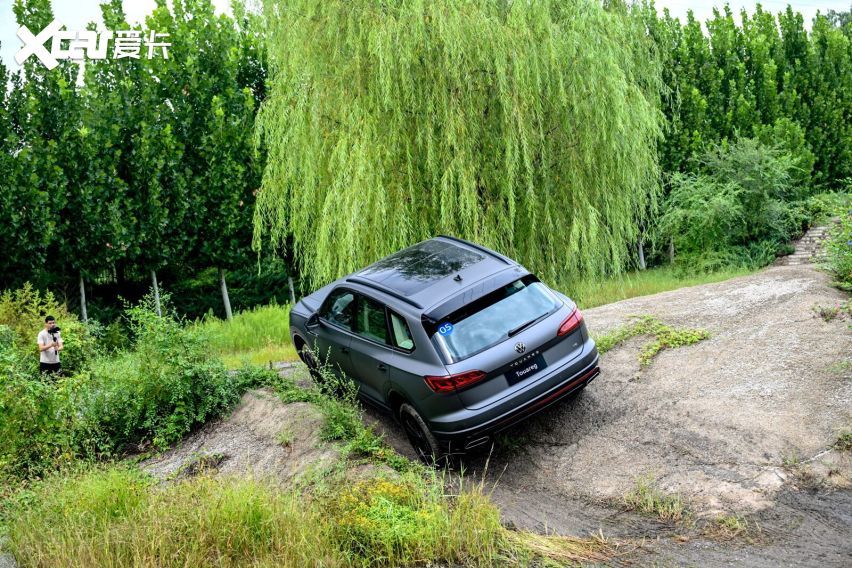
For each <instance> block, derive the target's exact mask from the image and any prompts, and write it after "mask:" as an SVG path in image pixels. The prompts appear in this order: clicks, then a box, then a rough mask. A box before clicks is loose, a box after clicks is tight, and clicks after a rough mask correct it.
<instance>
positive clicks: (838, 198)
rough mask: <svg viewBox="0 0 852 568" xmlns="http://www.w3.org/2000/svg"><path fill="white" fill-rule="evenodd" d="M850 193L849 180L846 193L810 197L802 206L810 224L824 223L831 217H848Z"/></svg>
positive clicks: (851, 207)
mask: <svg viewBox="0 0 852 568" xmlns="http://www.w3.org/2000/svg"><path fill="white" fill-rule="evenodd" d="M850 192H852V180H849V187H848V188H847V191H846V192H841V191H834V192H827V193H817V194H816V195H812V196H810V197H809V198H808V199H807V200H805V201H804V202H803V205H802V206H803V207H804V209H805V211H806V212H807V215H808V218H809V220H810V224H811V225H815V224H818V223H825V222H826V221H828V220H829V219H831V218H832V217H839V216H842V215H843V214H847V215H848V214H849V213H848V211H849V210H850V209H852V193H850Z"/></svg>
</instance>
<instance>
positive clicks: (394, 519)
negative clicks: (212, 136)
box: [5, 466, 617, 567]
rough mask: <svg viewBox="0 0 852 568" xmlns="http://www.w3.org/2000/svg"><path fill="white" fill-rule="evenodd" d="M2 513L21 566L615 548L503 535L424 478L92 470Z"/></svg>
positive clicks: (582, 556)
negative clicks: (275, 477) (323, 479)
mask: <svg viewBox="0 0 852 568" xmlns="http://www.w3.org/2000/svg"><path fill="white" fill-rule="evenodd" d="M5 506H6V509H5V510H6V512H7V515H6V517H5V518H6V519H7V526H6V528H7V531H8V533H7V534H8V543H7V546H8V548H9V550H10V551H11V552H12V553H13V554H14V556H15V557H16V558H18V559H19V560H21V561H22V563H23V564H24V565H27V566H45V567H47V566H51V567H54V566H56V567H81V566H152V567H153V566H163V567H170V566H201V567H204V566H224V567H232V566H234V567H235V566H247V565H250V566H270V567H271V566H285V567H288V566H293V567H301V566H323V567H336V566H355V567H361V566H363V567H367V566H413V565H425V564H427V563H433V564H440V565H464V566H533V565H535V566H541V565H548V564H550V565H552V564H553V563H559V564H558V565H564V564H565V563H566V562H572V563H573V562H606V561H607V560H608V559H609V558H611V556H612V555H613V553H614V547H615V546H617V545H614V544H612V543H610V542H608V541H606V540H604V539H603V538H602V537H596V538H589V539H576V538H568V537H558V536H542V535H535V534H531V533H526V532H514V531H510V530H508V529H506V528H504V527H503V526H502V525H501V523H500V515H499V511H498V510H497V508H496V507H495V506H494V504H493V503H491V502H490V501H489V499H488V496H487V494H486V493H485V492H484V491H483V486H482V485H481V484H475V485H473V486H469V487H468V486H465V487H462V488H461V489H459V490H458V491H454V492H453V493H452V494H448V493H447V491H446V489H445V486H444V484H443V483H442V480H441V479H440V478H438V477H437V476H436V475H434V474H433V475H432V476H431V477H429V476H426V477H424V476H420V475H414V474H408V475H402V476H398V477H396V478H393V479H391V478H381V477H375V478H371V479H366V480H362V481H357V482H347V481H346V480H345V478H341V479H339V480H338V481H337V482H336V483H335V484H333V485H331V486H329V487H327V488H326V489H324V490H323V491H321V492H316V493H313V494H312V493H306V492H298V491H294V490H284V491H282V490H281V489H280V488H278V487H275V486H273V485H271V484H267V483H265V482H262V481H258V480H253V479H249V478H245V477H214V476H210V475H206V474H201V475H199V476H197V477H193V478H189V479H184V480H181V481H176V482H172V483H168V484H165V485H157V484H156V483H155V481H154V480H153V479H152V478H150V477H148V476H147V475H145V474H144V473H142V472H140V471H138V470H136V469H133V468H131V467H125V466H111V467H97V468H92V469H89V470H83V471H80V472H77V473H74V474H71V475H67V476H58V475H55V476H49V477H48V478H46V479H45V480H42V481H37V482H34V483H33V484H31V485H30V486H29V487H28V488H27V489H26V491H25V494H24V492H21V493H19V494H18V495H17V499H16V500H14V501H11V500H6V502H5Z"/></svg>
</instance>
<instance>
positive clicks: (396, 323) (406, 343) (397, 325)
mask: <svg viewBox="0 0 852 568" xmlns="http://www.w3.org/2000/svg"><path fill="white" fill-rule="evenodd" d="M390 322H391V336H392V337H393V344H394V345H396V346H397V347H399V348H400V349H405V350H406V351H414V339H413V338H412V337H411V330H410V329H408V324H407V323H406V322H405V320H404V319H403V318H401V317H400V316H398V315H396V314H395V313H393V312H391V313H390Z"/></svg>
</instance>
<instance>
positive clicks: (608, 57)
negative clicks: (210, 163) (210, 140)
mask: <svg viewBox="0 0 852 568" xmlns="http://www.w3.org/2000/svg"><path fill="white" fill-rule="evenodd" d="M264 14H265V18H266V22H267V38H268V39H267V41H268V55H269V66H270V79H269V81H270V83H269V87H270V88H269V96H268V98H267V99H266V101H265V102H264V104H263V106H262V108H261V110H260V113H259V116H258V122H257V125H258V127H257V143H258V144H259V145H263V146H264V147H265V148H266V149H267V150H268V161H267V165H266V169H265V172H264V177H263V185H262V188H261V191H260V192H259V194H258V199H257V209H256V212H255V234H254V246H255V248H256V250H258V251H261V250H262V249H263V248H264V246H271V247H272V248H273V249H277V250H280V249H281V248H282V247H283V246H285V244H286V243H288V242H291V243H292V246H293V251H292V252H293V253H294V255H295V258H296V259H297V260H298V263H299V268H300V269H301V271H302V272H303V274H305V275H306V276H307V278H308V279H309V280H310V281H311V283H312V284H319V283H324V282H327V281H329V280H332V279H334V278H336V277H338V276H340V275H342V274H345V273H348V272H350V271H352V270H354V269H357V268H359V267H362V266H365V265H366V264H368V263H370V262H372V261H374V260H376V259H378V258H380V257H381V256H383V255H385V254H388V253H390V252H393V251H394V250H396V249H399V248H401V247H404V246H407V245H409V244H412V243H414V242H417V241H419V240H422V239H425V238H429V237H431V236H434V235H436V234H439V233H448V234H453V235H457V236H461V237H464V238H468V239H471V240H473V241H477V242H480V243H482V244H485V245H487V246H490V247H493V248H495V249H497V250H499V251H501V252H504V253H506V254H508V255H510V256H513V257H515V258H518V259H519V260H521V261H522V262H523V263H524V264H525V265H527V266H528V267H529V268H531V269H532V270H535V271H536V272H538V273H539V274H540V275H541V276H542V277H543V278H545V279H549V280H551V281H555V282H559V281H562V282H564V281H565V280H566V277H567V276H569V275H570V276H574V275H579V274H605V273H612V272H618V271H619V270H621V269H622V267H623V266H624V265H625V261H626V259H627V257H628V255H629V254H630V250H631V246H632V243H634V242H635V241H636V238H637V224H638V221H639V220H641V218H642V217H643V216H644V215H645V212H646V211H648V210H649V207H650V206H651V205H652V204H653V202H654V199H655V196H656V191H657V187H658V182H657V180H658V170H657V159H656V150H655V147H656V142H657V139H658V137H659V136H660V132H661V124H662V117H661V113H660V112H659V109H658V106H659V85H660V81H659V67H658V64H657V59H656V58H655V57H653V56H652V54H651V51H650V49H649V48H648V47H647V42H646V41H645V37H644V35H645V34H644V30H643V29H642V28H641V27H640V26H639V24H638V23H637V22H638V19H635V18H632V17H631V16H630V15H629V14H628V13H627V10H626V9H625V8H623V7H621V8H620V9H609V10H605V9H604V8H602V7H601V5H600V4H599V3H598V2H595V1H588V0H580V1H574V2H570V1H569V2H559V3H558V5H557V3H554V4H551V3H549V2H546V1H535V2H498V1H493V0H467V1H460V0H429V1H425V0H400V1H378V0H349V1H341V0H328V1H324V2H315V1H313V0H294V1H285V0H267V1H266V2H265V10H264Z"/></svg>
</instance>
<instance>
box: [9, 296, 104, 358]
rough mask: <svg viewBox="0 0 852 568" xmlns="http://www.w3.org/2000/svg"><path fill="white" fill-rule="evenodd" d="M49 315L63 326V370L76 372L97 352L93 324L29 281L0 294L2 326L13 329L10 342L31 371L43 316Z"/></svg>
mask: <svg viewBox="0 0 852 568" xmlns="http://www.w3.org/2000/svg"><path fill="white" fill-rule="evenodd" d="M48 315H52V316H53V317H55V318H56V324H57V326H59V328H60V329H61V331H60V335H61V336H62V342H63V345H64V347H63V349H62V351H61V352H60V354H59V358H60V361H61V362H62V368H63V371H64V372H65V373H66V374H73V373H74V372H76V371H78V370H81V369H83V368H84V367H85V366H86V364H87V362H88V361H89V360H90V359H91V358H92V357H93V356H94V354H95V351H96V347H95V341H94V337H93V334H92V330H93V328H92V326H88V325H85V324H83V323H81V322H80V321H79V320H78V319H77V316H76V315H75V314H72V313H70V312H69V311H68V308H67V307H66V306H65V304H61V303H59V302H58V301H57V300H56V298H55V297H54V295H53V293H52V292H50V291H47V292H41V291H39V290H36V289H34V288H33V287H32V286H31V285H30V284H29V283H25V284H24V285H23V286H22V287H21V288H19V289H17V290H6V291H4V292H3V293H2V294H0V325H4V326H7V327H9V328H10V329H11V330H12V332H13V335H12V339H11V341H12V342H13V343H14V345H15V349H16V350H17V351H18V352H19V353H20V354H21V356H22V364H23V365H24V366H25V367H26V368H27V369H28V370H30V371H31V372H34V371H36V370H37V369H38V360H39V356H38V348H37V341H36V338H37V337H38V333H39V332H40V331H41V330H42V329H44V318H45V316H48Z"/></svg>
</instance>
